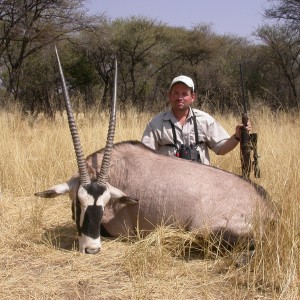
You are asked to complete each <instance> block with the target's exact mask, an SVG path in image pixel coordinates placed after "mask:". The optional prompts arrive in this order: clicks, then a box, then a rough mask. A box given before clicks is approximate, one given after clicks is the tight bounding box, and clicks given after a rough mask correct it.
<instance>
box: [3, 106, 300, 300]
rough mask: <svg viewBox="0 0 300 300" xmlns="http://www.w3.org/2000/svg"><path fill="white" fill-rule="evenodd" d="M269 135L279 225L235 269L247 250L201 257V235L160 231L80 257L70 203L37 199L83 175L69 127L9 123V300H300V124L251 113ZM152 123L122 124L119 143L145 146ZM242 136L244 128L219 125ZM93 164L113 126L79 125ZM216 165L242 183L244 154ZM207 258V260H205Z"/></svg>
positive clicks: (267, 183) (268, 163)
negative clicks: (197, 239) (197, 242)
mask: <svg viewBox="0 0 300 300" xmlns="http://www.w3.org/2000/svg"><path fill="white" fill-rule="evenodd" d="M250 116H251V119H252V124H253V130H254V131H256V132H258V134H259V148H258V150H259V154H260V155H261V158H260V167H261V174H262V178H261V179H254V180H255V181H256V182H257V183H259V184H260V185H262V186H263V187H265V188H266V189H267V191H268V192H269V193H270V195H271V197H272V201H273V202H274V203H275V204H276V205H277V206H278V207H279V208H280V215H279V220H278V223H277V224H276V225H275V226H274V227H272V228H271V229H270V230H268V231H267V232H266V237H267V238H266V240H265V241H260V240H258V241H257V245H258V246H257V250H256V255H255V257H254V258H253V259H252V260H251V261H250V262H249V263H248V264H246V265H245V266H243V267H239V268H237V267H235V263H236V261H237V259H239V255H240V253H239V251H238V249H237V250H235V251H233V252H228V253H225V254H223V255H219V254H218V253H212V252H210V247H209V245H207V246H205V247H204V249H202V250H203V251H204V255H198V254H197V253H194V254H191V253H190V252H189V247H188V245H190V244H191V243H192V242H193V236H192V235H191V234H188V233H185V232H181V231H179V230H174V229H170V228H164V227H161V228H158V229H157V230H156V231H155V232H154V233H152V234H150V235H149V236H148V237H146V238H144V239H138V240H137V241H135V242H132V241H124V240H121V239H106V240H104V242H103V251H102V252H101V254H98V255H94V256H88V255H83V254H80V253H78V252H77V240H76V230H75V226H74V224H73V222H72V221H71V211H70V202H69V199H68V197H66V196H64V197H58V198H56V199H47V200H46V199H39V198H36V197H34V196H33V194H34V192H36V191H40V190H43V189H45V188H47V187H49V186H51V185H53V184H55V183H58V182H63V181H64V180H65V179H66V178H68V177H69V176H70V175H72V174H73V172H74V171H75V170H76V163H75V159H74V151H73V148H72V146H71V138H70V134H69V129H68V126H67V121H66V118H65V117H64V118H61V117H60V116H58V117H57V119H56V121H55V122H49V121H47V120H46V119H44V118H43V116H40V117H39V118H38V119H37V120H36V121H35V122H30V121H28V120H24V119H22V118H21V115H20V113H19V112H18V111H17V110H16V111H15V112H14V113H12V114H11V113H5V112H2V113H0V126H1V130H0V132H1V141H0V151H1V157H0V170H1V178H0V179H1V181H0V237H1V238H0V256H1V260H0V278H1V280H0V295H1V299H300V291H299V275H300V274H299V270H300V268H299V267H300V259H299V250H300V249H299V248H300V247H299V239H300V224H299V223H300V222H299V214H300V208H299V203H300V201H299V200H300V199H299V192H300V188H299V183H300V178H299V166H300V163H299V161H300V160H299V157H300V150H299V142H298V140H299V136H300V118H299V117H300V116H299V114H297V115H291V114H287V113H271V112H270V111H269V110H268V109H261V110H260V111H257V112H255V113H254V112H251V113H250ZM150 117H151V116H150V115H147V114H137V113H136V112H135V111H134V110H132V111H129V112H128V113H127V115H126V116H124V115H122V114H119V115H118V124H117V128H116V138H115V141H116V142H117V141H122V140H128V139H137V140H139V139H140V137H141V135H142V132H143V129H144V127H145V125H146V123H147V121H148V120H149V118H150ZM216 118H217V119H218V120H219V121H220V123H222V124H223V125H224V127H225V128H226V129H227V130H228V131H229V132H230V133H233V129H234V127H235V125H236V123H237V122H238V119H237V118H236V117H235V116H233V115H220V114H219V115H216ZM77 121H78V123H77V125H78V128H79V131H80V136H81V142H82V144H83V148H84V152H85V154H86V155H87V154H90V153H92V152H93V151H95V150H97V149H99V148H101V147H103V146H104V144H105V138H106V132H107V122H108V116H107V114H105V113H103V114H101V115H100V116H97V115H93V116H83V115H79V116H77ZM212 163H213V164H214V165H215V166H219V167H221V168H224V169H226V170H229V171H231V172H234V173H237V174H240V162H239V150H238V149H235V150H234V151H232V152H231V153H229V154H228V155H226V156H224V157H218V156H214V155H212ZM202 254H203V253H202Z"/></svg>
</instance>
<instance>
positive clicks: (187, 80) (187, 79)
mask: <svg viewBox="0 0 300 300" xmlns="http://www.w3.org/2000/svg"><path fill="white" fill-rule="evenodd" d="M177 82H182V83H184V84H185V85H187V86H188V87H189V88H191V89H192V90H193V92H194V88H195V87H194V81H193V79H192V78H190V77H187V76H185V75H180V76H178V77H175V78H174V79H173V80H172V82H171V86H170V89H171V88H172V86H173V85H174V84H175V83H177Z"/></svg>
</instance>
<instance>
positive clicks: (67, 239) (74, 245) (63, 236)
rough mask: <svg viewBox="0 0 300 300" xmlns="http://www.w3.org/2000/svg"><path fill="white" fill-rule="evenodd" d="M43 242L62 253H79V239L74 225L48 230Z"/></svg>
mask: <svg viewBox="0 0 300 300" xmlns="http://www.w3.org/2000/svg"><path fill="white" fill-rule="evenodd" d="M42 242H43V243H44V244H45V245H48V246H50V247H53V248H55V249H58V250H62V251H78V238H77V231H76V226H75V225H74V223H71V222H67V223H65V224H62V225H58V226H55V227H51V228H47V229H46V230H45V231H44V234H43V237H42Z"/></svg>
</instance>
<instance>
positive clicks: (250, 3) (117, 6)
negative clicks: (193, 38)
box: [86, 0, 270, 38]
mask: <svg viewBox="0 0 300 300" xmlns="http://www.w3.org/2000/svg"><path fill="white" fill-rule="evenodd" d="M269 6H270V3H269V2H268V0H87V4H86V7H87V9H88V10H89V12H90V13H91V14H103V13H104V14H105V15H106V16H107V17H109V18H111V19H112V20H114V19H115V18H119V17H123V18H126V17H130V16H143V17H149V18H151V19H155V20H157V21H161V22H163V23H166V24H167V25H169V26H182V27H185V28H187V29H189V28H191V27H192V26H194V25H197V24H202V23H206V24H207V23H210V24H212V30H213V32H215V33H217V34H220V35H225V34H232V35H237V36H241V37H247V38H251V36H252V33H253V31H254V30H255V29H257V27H258V26H260V25H263V24H264V23H266V20H264V18H263V12H264V8H266V7H269Z"/></svg>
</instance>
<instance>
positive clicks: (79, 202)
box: [73, 182, 111, 254]
mask: <svg viewBox="0 0 300 300" xmlns="http://www.w3.org/2000/svg"><path fill="white" fill-rule="evenodd" d="M110 197H111V196H110V192H109V190H108V188H107V187H106V186H104V185H99V184H98V183H97V182H92V183H90V184H89V185H88V186H85V187H83V186H80V187H79V189H78V194H77V197H76V205H74V206H73V207H74V208H75V212H74V214H73V215H74V216H75V221H76V225H77V232H78V235H79V251H80V252H83V253H88V254H96V253H98V252H99V251H100V249H101V241H100V225H101V220H102V216H103V210H104V207H105V205H106V204H107V202H108V201H109V199H110Z"/></svg>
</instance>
